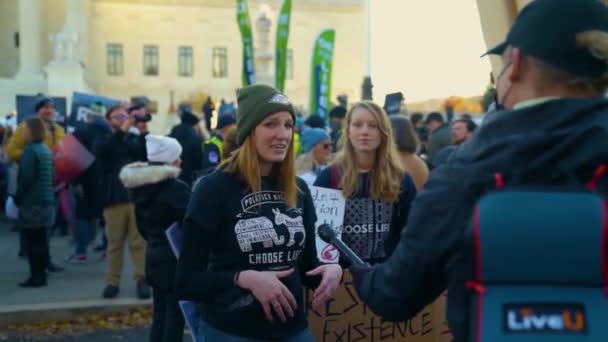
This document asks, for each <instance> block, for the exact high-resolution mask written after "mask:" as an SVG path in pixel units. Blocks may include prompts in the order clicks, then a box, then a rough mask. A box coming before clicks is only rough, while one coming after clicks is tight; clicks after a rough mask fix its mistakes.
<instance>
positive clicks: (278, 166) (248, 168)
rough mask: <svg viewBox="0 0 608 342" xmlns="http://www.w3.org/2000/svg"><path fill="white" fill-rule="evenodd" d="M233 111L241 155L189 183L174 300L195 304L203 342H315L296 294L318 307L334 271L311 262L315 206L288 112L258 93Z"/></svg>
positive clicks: (276, 98) (277, 96)
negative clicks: (300, 174) (307, 293)
mask: <svg viewBox="0 0 608 342" xmlns="http://www.w3.org/2000/svg"><path fill="white" fill-rule="evenodd" d="M238 104H239V106H238V108H239V109H238V111H239V112H238V117H239V118H238V125H237V134H236V142H237V144H238V145H239V146H240V148H239V149H238V150H237V151H235V152H234V153H233V154H232V157H231V159H229V160H228V161H227V162H226V164H225V165H223V166H221V167H220V169H219V170H218V171H216V172H213V173H212V174H210V175H208V176H206V177H204V178H201V179H200V180H199V181H198V183H197V185H196V186H195V188H194V193H193V195H192V199H191V201H190V204H189V208H188V211H187V214H186V217H185V220H184V223H183V231H184V237H183V241H184V242H183V246H182V252H181V255H180V258H179V262H178V267H177V275H176V278H177V291H178V295H179V296H180V297H181V298H182V299H187V300H194V301H198V302H199V303H200V309H201V311H202V322H201V324H200V326H201V329H200V334H199V335H200V337H201V338H203V339H204V341H206V342H209V341H240V342H246V341H260V340H263V341H267V340H278V341H288V342H309V341H314V337H313V336H312V333H311V331H310V329H309V328H308V323H307V321H306V315H305V307H304V305H305V303H304V301H303V286H307V287H310V288H316V290H315V292H314V295H313V306H314V307H319V306H320V305H324V303H325V302H326V301H327V300H328V299H330V298H331V297H332V296H333V292H334V291H335V289H336V288H337V286H338V284H339V282H340V279H341V277H342V269H341V268H340V266H339V265H336V264H333V265H323V264H320V263H319V261H318V259H317V250H316V247H315V221H316V214H315V208H314V204H313V201H312V198H311V195H310V191H309V190H308V187H307V186H306V183H304V181H302V180H300V179H298V178H296V169H295V155H294V149H293V148H292V142H293V133H294V123H295V115H294V110H293V107H292V105H291V103H290V102H289V99H288V98H287V97H286V96H285V95H283V94H281V93H279V92H278V91H277V90H276V89H274V88H272V87H269V86H265V85H254V86H250V87H246V88H243V89H241V91H240V92H239V97H238ZM319 282H320V283H319Z"/></svg>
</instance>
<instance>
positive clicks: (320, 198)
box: [310, 186, 346, 263]
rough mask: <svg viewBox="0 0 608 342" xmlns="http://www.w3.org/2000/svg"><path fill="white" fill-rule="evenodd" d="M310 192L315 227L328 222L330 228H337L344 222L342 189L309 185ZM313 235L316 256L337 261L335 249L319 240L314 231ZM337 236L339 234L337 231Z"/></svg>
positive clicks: (329, 260)
mask: <svg viewBox="0 0 608 342" xmlns="http://www.w3.org/2000/svg"><path fill="white" fill-rule="evenodd" d="M310 193H311V195H312V200H313V202H314V204H315V210H316V213H317V224H316V228H319V226H320V225H322V224H328V225H330V226H331V227H332V228H334V229H337V230H339V228H340V227H341V226H342V224H343V222H344V207H345V203H346V201H345V200H344V196H342V191H340V190H334V189H328V188H321V187H317V186H311V187H310ZM315 235H316V242H317V257H318V258H319V260H320V261H321V262H328V263H329V262H338V257H339V253H338V252H337V250H335V248H331V247H328V244H327V243H325V242H324V241H323V240H321V238H319V236H318V235H317V234H316V232H315ZM338 236H340V232H339V231H338Z"/></svg>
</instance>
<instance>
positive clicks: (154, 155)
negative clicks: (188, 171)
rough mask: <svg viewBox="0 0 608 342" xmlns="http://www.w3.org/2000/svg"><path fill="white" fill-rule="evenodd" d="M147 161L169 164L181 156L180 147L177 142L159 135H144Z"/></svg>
mask: <svg viewBox="0 0 608 342" xmlns="http://www.w3.org/2000/svg"><path fill="white" fill-rule="evenodd" d="M146 151H147V152H148V161H150V162H153V163H166V164H171V163H173V162H174V161H176V160H178V159H179V157H180V156H181V155H182V145H180V144H179V142H177V140H175V139H173V138H170V137H163V136H160V135H152V134H148V135H146Z"/></svg>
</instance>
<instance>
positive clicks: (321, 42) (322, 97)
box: [310, 29, 336, 119]
mask: <svg viewBox="0 0 608 342" xmlns="http://www.w3.org/2000/svg"><path fill="white" fill-rule="evenodd" d="M335 38H336V31H335V30H333V29H328V30H324V31H322V32H321V33H320V34H319V37H318V38H317V41H316V42H315V47H314V50H313V53H312V68H311V69H312V70H311V76H310V114H313V115H315V114H316V115H319V116H320V117H322V118H323V119H326V118H327V115H328V113H329V106H330V98H331V70H332V66H333V59H334V43H335Z"/></svg>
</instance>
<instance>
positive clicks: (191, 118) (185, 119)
mask: <svg viewBox="0 0 608 342" xmlns="http://www.w3.org/2000/svg"><path fill="white" fill-rule="evenodd" d="M181 118H182V123H184V124H186V125H189V126H196V125H198V123H199V121H200V119H199V118H198V116H196V115H194V114H192V112H190V111H183V112H182V114H181Z"/></svg>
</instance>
